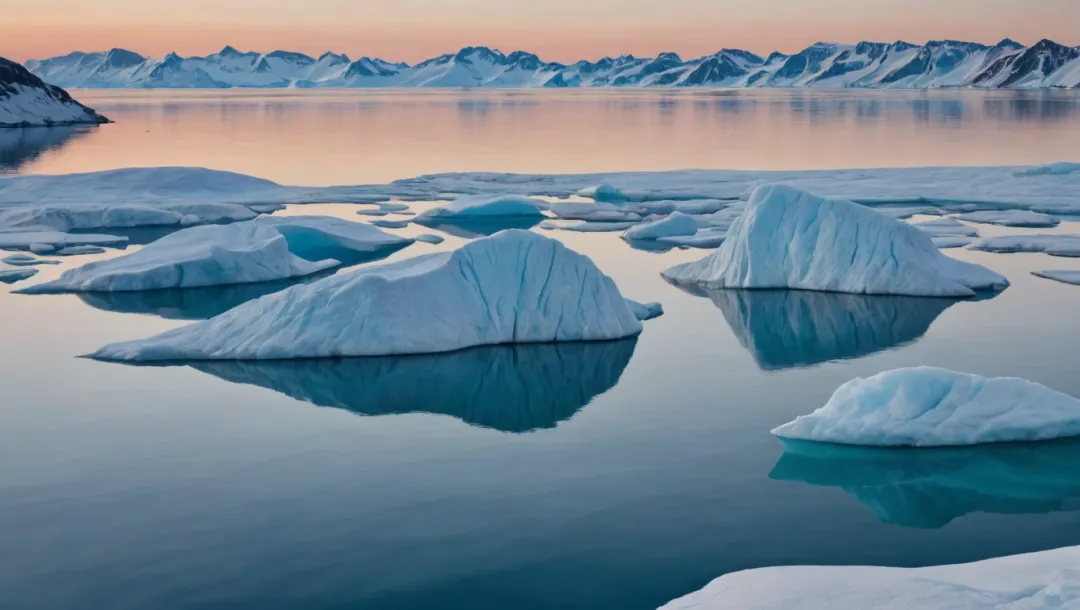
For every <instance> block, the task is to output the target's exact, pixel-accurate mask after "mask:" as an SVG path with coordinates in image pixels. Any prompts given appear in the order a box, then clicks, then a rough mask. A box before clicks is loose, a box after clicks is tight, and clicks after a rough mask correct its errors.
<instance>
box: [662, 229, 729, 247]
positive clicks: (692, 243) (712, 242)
mask: <svg viewBox="0 0 1080 610" xmlns="http://www.w3.org/2000/svg"><path fill="white" fill-rule="evenodd" d="M726 238H727V231H708V230H706V231H698V232H697V233H695V234H693V235H677V236H672V237H658V238H656V241H657V242H658V243H661V244H665V245H671V246H687V247H690V248H703V249H711V248H719V247H720V246H721V244H723V243H724V240H725V239H726Z"/></svg>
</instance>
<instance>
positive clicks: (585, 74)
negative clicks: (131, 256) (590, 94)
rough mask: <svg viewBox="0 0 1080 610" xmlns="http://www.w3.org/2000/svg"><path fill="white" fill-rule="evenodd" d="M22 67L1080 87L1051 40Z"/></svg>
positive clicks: (450, 79)
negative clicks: (580, 57)
mask: <svg viewBox="0 0 1080 610" xmlns="http://www.w3.org/2000/svg"><path fill="white" fill-rule="evenodd" d="M26 65H27V67H28V68H29V69H30V70H31V71H32V72H33V73H34V74H37V75H38V76H40V77H41V78H42V79H44V80H46V81H48V82H51V83H55V84H57V85H60V86H63V87H91V88H109V87H131V88H157V87H161V88H165V87H204V88H213V87H489V88H528V87H732V88H748V87H822V88H844V87H855V88H879V89H934V88H944V87H976V88H992V89H999V88H1044V87H1055V88H1080V47H1068V46H1064V45H1060V44H1057V43H1055V42H1053V41H1050V40H1043V41H1040V42H1039V43H1037V44H1035V45H1033V46H1031V47H1025V46H1023V45H1021V44H1020V43H1017V42H1015V41H1012V40H1009V39H1005V40H1002V41H1001V42H999V43H997V44H995V45H992V46H991V45H984V44H979V43H974V42H961V41H954V40H938V41H931V42H928V43H926V44H925V45H921V46H920V45H914V44H910V43H907V42H903V41H898V42H892V43H882V42H860V43H857V44H838V43H821V42H819V43H816V44H813V45H811V46H809V47H807V48H806V49H803V50H802V51H800V52H798V53H795V54H793V55H785V54H783V53H772V54H771V55H769V56H768V57H761V56H759V55H756V54H754V53H750V52H748V51H741V50H738V49H722V50H720V51H718V52H717V53H714V54H712V55H707V56H705V57H699V58H696V59H683V58H681V57H679V56H678V55H677V54H675V53H661V54H660V55H658V56H656V57H634V56H633V55H623V56H620V57H616V58H612V57H605V58H603V59H600V60H599V61H595V62H592V61H579V62H576V63H573V64H569V65H566V64H560V63H554V62H545V61H543V60H541V59H540V58H539V57H537V56H536V55H533V54H532V53H526V52H524V51H515V52H513V53H510V54H504V53H502V52H500V51H497V50H494V49H489V48H486V47H466V48H464V49H461V50H460V51H458V52H457V53H453V54H446V55H440V56H439V57H433V58H431V59H428V60H426V61H422V62H420V63H418V64H416V65H412V66H410V65H408V64H405V63H392V62H388V61H384V60H381V59H374V58H368V57H362V58H360V59H357V60H352V59H350V58H349V57H348V56H346V55H339V54H335V53H325V54H323V55H322V56H320V57H318V58H314V57H310V56H308V55H304V54H302V53H292V52H287V51H273V52H271V53H254V52H247V53H242V52H240V51H237V50H236V49H234V48H232V47H225V48H224V49H222V50H221V51H219V52H217V53H214V54H212V55H207V56H206V57H186V58H183V57H180V56H178V55H176V54H170V55H167V56H166V57H164V58H162V59H153V58H148V57H143V56H141V55H139V54H137V53H133V52H131V51H125V50H123V49H113V50H111V51H107V52H103V53H71V54H69V55H64V56H61V57H53V58H51V59H44V60H31V61H29V62H27V64H26Z"/></svg>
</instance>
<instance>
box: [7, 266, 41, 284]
mask: <svg viewBox="0 0 1080 610" xmlns="http://www.w3.org/2000/svg"><path fill="white" fill-rule="evenodd" d="M37 272H38V270H37V269H34V268H29V269H0V282H3V283H5V284H14V283H15V282H21V281H22V280H25V279H27V278H31V277H34V276H35V275H37Z"/></svg>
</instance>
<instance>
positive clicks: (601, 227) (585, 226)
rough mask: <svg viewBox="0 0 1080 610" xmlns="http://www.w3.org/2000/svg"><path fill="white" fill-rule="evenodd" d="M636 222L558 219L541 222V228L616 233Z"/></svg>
mask: <svg viewBox="0 0 1080 610" xmlns="http://www.w3.org/2000/svg"><path fill="white" fill-rule="evenodd" d="M636 224H637V223H636V222H588V221H581V222H569V223H567V222H560V221H557V220H545V221H544V222H542V223H540V228H541V229H549V230H550V229H559V230H561V231H577V232H578V233H615V232H621V231H625V230H627V229H629V228H630V227H632V226H634V225H636Z"/></svg>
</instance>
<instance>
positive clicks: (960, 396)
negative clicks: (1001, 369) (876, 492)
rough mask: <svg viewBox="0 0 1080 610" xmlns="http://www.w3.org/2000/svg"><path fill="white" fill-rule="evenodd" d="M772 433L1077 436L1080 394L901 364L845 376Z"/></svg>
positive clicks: (858, 439)
mask: <svg viewBox="0 0 1080 610" xmlns="http://www.w3.org/2000/svg"><path fill="white" fill-rule="evenodd" d="M772 432H773V434H775V435H776V436H780V437H783V438H789V439H800V440H808V441H818V442H828V443H841V444H845V445H869V446H884V447H938V446H954V445H977V444H981V443H1002V442H1013V441H1038V440H1049V439H1055V438H1064V437H1071V436H1078V435H1080V400H1078V399H1076V398H1073V397H1071V396H1068V395H1066V394H1062V393H1061V392H1057V391H1055V390H1051V389H1050V388H1048V387H1046V386H1044V385H1041V384H1038V383H1034V382H1032V381H1028V380H1026V379H1018V378H1014V377H997V378H987V377H980V376H978V375H969V374H966V373H956V372H953V371H949V370H945V369H938V368H932V367H919V368H906V369H896V370H892V371H887V372H884V373H880V374H878V375H874V376H873V377H867V378H865V379H864V378H856V379H853V380H852V381H849V382H847V383H845V384H844V385H842V386H840V387H839V388H838V389H837V390H836V392H835V393H834V394H833V395H832V398H830V399H829V402H827V403H826V404H825V406H823V407H821V408H820V409H818V410H817V411H814V412H813V413H811V414H810V415H804V416H802V417H799V418H798V419H796V420H795V421H793V422H789V423H787V424H784V425H783V426H780V427H778V428H776V429H775V430H773V431H772Z"/></svg>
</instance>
